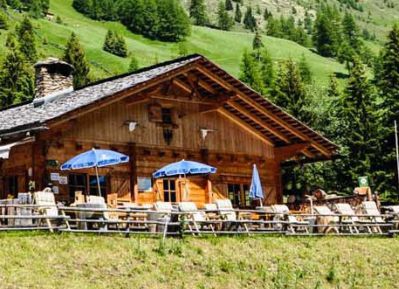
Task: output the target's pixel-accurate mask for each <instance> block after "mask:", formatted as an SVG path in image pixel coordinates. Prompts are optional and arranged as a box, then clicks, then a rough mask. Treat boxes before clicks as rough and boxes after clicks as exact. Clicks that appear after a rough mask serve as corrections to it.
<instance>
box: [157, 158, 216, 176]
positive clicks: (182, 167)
mask: <svg viewBox="0 0 399 289" xmlns="http://www.w3.org/2000/svg"><path fill="white" fill-rule="evenodd" d="M214 173H216V168H214V167H211V166H208V165H206V164H201V163H198V162H193V161H186V160H181V161H180V162H176V163H172V164H169V165H166V166H164V167H163V168H161V169H159V170H158V171H156V172H155V173H153V174H152V175H153V177H154V178H156V179H158V178H164V177H171V176H179V175H201V174H214Z"/></svg>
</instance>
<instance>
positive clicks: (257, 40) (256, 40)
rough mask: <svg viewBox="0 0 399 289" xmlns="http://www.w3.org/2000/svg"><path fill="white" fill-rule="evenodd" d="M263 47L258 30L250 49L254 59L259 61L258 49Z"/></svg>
mask: <svg viewBox="0 0 399 289" xmlns="http://www.w3.org/2000/svg"><path fill="white" fill-rule="evenodd" d="M262 47H264V45H263V42H262V36H261V35H260V33H259V30H256V32H255V37H254V40H253V41H252V49H253V50H254V52H255V55H256V58H257V59H258V60H259V59H260V49H261V48H262Z"/></svg>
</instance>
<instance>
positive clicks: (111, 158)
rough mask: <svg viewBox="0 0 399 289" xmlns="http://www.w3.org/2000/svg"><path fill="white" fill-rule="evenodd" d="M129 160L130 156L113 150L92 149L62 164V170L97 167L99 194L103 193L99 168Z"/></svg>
mask: <svg viewBox="0 0 399 289" xmlns="http://www.w3.org/2000/svg"><path fill="white" fill-rule="evenodd" d="M127 162H129V157H128V156H126V155H124V154H121V153H118V152H115V151H111V150H96V149H94V148H93V149H91V150H89V151H87V152H84V153H81V154H79V155H77V156H75V157H73V158H72V159H70V160H69V161H67V162H66V163H64V164H63V165H62V166H61V170H62V171H67V170H80V169H88V168H95V169H96V176H97V186H98V194H99V195H101V188H100V179H99V176H98V168H102V167H106V166H113V165H118V164H123V163H127Z"/></svg>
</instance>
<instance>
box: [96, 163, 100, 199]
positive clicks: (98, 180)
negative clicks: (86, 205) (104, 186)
mask: <svg viewBox="0 0 399 289" xmlns="http://www.w3.org/2000/svg"><path fill="white" fill-rule="evenodd" d="M96 177H97V188H98V195H99V196H100V197H101V187H100V177H99V176H98V167H97V166H96Z"/></svg>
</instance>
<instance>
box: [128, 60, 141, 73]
mask: <svg viewBox="0 0 399 289" xmlns="http://www.w3.org/2000/svg"><path fill="white" fill-rule="evenodd" d="M138 69H139V62H138V60H137V58H136V57H134V56H132V58H131V59H130V64H129V72H135V71H137V70H138Z"/></svg>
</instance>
